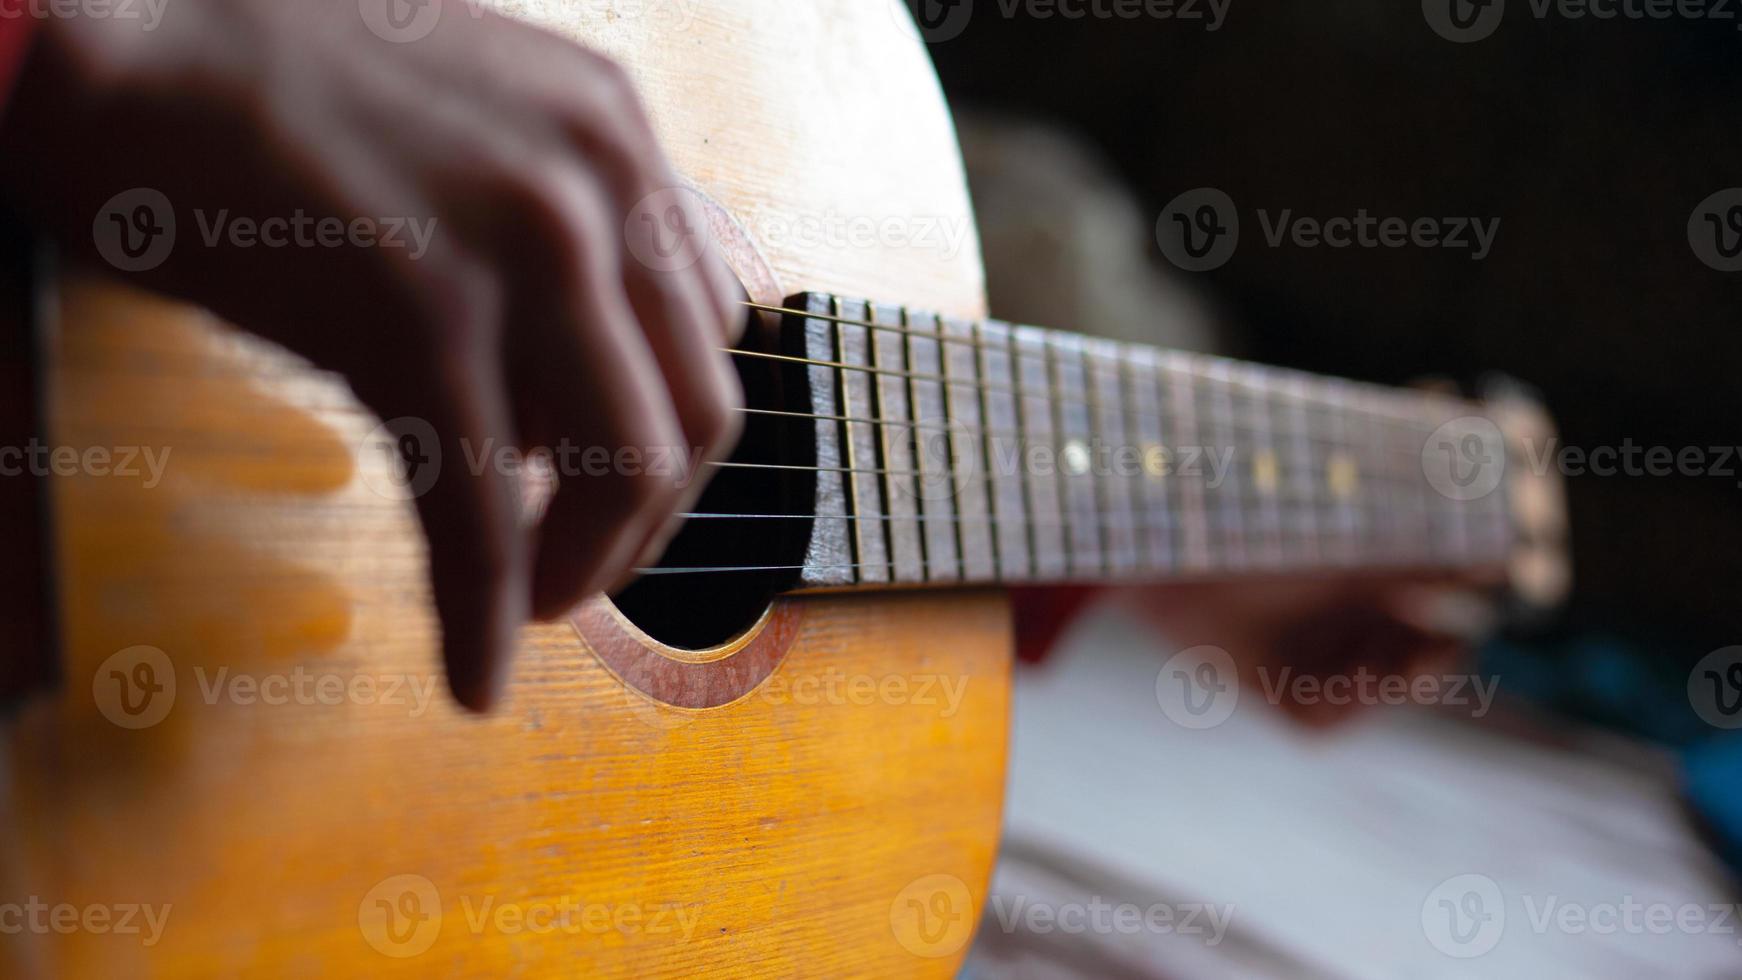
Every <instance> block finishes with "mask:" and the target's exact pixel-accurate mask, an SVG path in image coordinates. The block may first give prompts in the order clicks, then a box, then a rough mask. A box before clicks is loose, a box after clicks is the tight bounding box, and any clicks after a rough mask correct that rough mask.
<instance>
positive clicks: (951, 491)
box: [879, 310, 962, 582]
mask: <svg viewBox="0 0 1742 980" xmlns="http://www.w3.org/2000/svg"><path fill="white" fill-rule="evenodd" d="M879 313H882V310H879ZM901 313H902V317H903V319H902V325H903V326H905V327H907V330H908V332H907V364H908V369H909V370H910V371H911V372H913V375H914V376H913V377H910V378H908V381H907V384H908V395H909V397H910V398H911V399H912V405H913V420H914V422H916V423H921V424H924V426H925V427H924V428H920V427H919V426H917V425H916V426H915V428H914V430H913V444H914V456H915V459H914V462H915V463H916V464H917V466H918V469H919V479H918V487H919V509H920V513H922V514H924V515H925V517H926V520H925V521H924V522H923V524H924V526H923V527H922V528H921V529H920V536H921V538H922V540H924V541H925V575H926V580H927V581H930V582H954V581H958V580H960V579H961V577H962V565H961V558H960V555H959V553H958V551H957V548H956V528H955V516H956V494H957V491H958V487H957V484H956V480H957V473H956V470H955V467H954V458H953V457H954V438H953V433H951V432H950V431H949V426H948V425H945V424H939V423H948V422H949V414H948V411H947V408H946V406H945V404H944V386H943V384H942V382H941V381H935V380H932V379H934V378H942V377H943V358H942V356H941V354H940V352H939V347H940V343H939V341H938V336H937V334H938V324H937V316H936V315H935V314H932V313H923V312H918V311H914V310H903V311H901ZM938 518H941V519H938Z"/></svg>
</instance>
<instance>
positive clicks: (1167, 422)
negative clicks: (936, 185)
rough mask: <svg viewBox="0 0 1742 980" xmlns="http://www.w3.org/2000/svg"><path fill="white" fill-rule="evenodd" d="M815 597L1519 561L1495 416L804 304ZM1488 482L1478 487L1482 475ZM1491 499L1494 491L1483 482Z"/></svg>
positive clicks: (984, 329) (897, 315) (1101, 343)
mask: <svg viewBox="0 0 1742 980" xmlns="http://www.w3.org/2000/svg"><path fill="white" fill-rule="evenodd" d="M787 305H788V307H789V308H791V309H794V310H804V311H807V313H808V315H805V316H797V315H789V316H788V317H787V320H786V323H785V325H784V328H783V329H784V332H785V336H786V341H785V347H786V349H787V351H788V352H789V355H790V357H791V359H792V360H794V361H795V363H799V364H802V365H803V368H802V370H803V371H804V372H805V373H806V378H805V380H806V381H807V383H808V384H807V387H808V390H809V393H810V406H809V408H810V411H809V413H807V414H808V416H809V417H811V418H813V419H814V424H815V429H816V437H817V442H818V449H817V465H816V467H815V469H816V471H817V498H818V504H817V508H816V515H815V524H814V529H813V533H812V540H811V544H810V548H809V552H808V554H807V556H806V563H805V567H804V570H803V572H802V573H801V575H800V579H801V581H802V584H803V585H805V586H809V587H843V586H856V585H916V584H926V583H963V584H977V583H987V584H991V583H1063V582H1085V583H1089V582H1096V583H1100V582H1117V581H1143V580H1163V579H1173V578H1201V577H1218V576H1226V575H1230V574H1240V573H1300V572H1313V571H1318V570H1329V569H1376V570H1377V569H1419V570H1431V569H1441V568H1486V567H1499V566H1502V565H1504V563H1505V561H1506V558H1507V555H1508V552H1509V549H1510V548H1511V546H1512V539H1513V532H1512V527H1511V521H1510V517H1509V514H1508V510H1507V505H1506V494H1505V492H1504V490H1503V488H1484V487H1483V486H1482V485H1480V483H1479V482H1478V481H1479V480H1480V479H1481V478H1482V476H1483V474H1482V473H1481V472H1480V471H1479V469H1471V467H1479V466H1480V464H1481V462H1482V461H1483V460H1490V461H1494V460H1498V459H1500V458H1501V457H1502V456H1503V455H1504V452H1505V447H1504V445H1502V444H1501V440H1500V438H1499V432H1498V430H1497V429H1496V428H1495V427H1494V426H1493V425H1492V424H1491V423H1489V422H1488V421H1487V419H1486V417H1485V416H1484V413H1483V409H1482V406H1481V405H1479V404H1477V403H1474V402H1470V401H1465V400H1462V399H1458V398H1453V397H1448V396H1445V395H1441V394H1434V393H1427V392H1421V391H1415V390H1403V389H1391V388H1385V387H1381V386H1377V385H1371V384H1365V383H1359V382H1354V381H1347V380H1340V379H1334V378H1326V377H1320V376H1316V375H1312V374H1307V373H1303V372H1298V371H1291V370H1283V369H1278V368H1269V367H1261V366H1257V365H1252V364H1246V363H1242V362H1237V361H1233V360H1228V359H1225V358H1219V357H1211V356H1205V355H1200V354H1189V353H1182V352H1178V351H1167V350H1159V349H1156V348H1152V347H1146V346H1142V345H1134V344H1126V343H1118V342H1114V341H1109V340H1100V339H1092V338H1086V337H1082V336H1078V335H1074V334H1070V333H1065V332H1061V331H1055V330H1044V329H1040V328H1037V327H1025V326H1012V325H1010V324H1006V323H1001V322H998V321H995V320H986V321H980V322H967V321H961V320H956V319H952V318H949V317H939V316H936V315H933V314H930V313H924V312H919V311H915V310H909V309H905V308H901V307H893V306H885V305H881V304H870V303H866V302H864V301H860V300H852V299H843V298H840V297H835V296H828V295H823V294H816V293H807V294H803V295H801V296H798V297H796V298H795V299H794V300H792V301H790V302H789V303H788V304H787ZM1472 474H1474V475H1472ZM1472 484H1474V485H1472Z"/></svg>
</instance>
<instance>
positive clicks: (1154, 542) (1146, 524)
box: [1124, 347, 1177, 572]
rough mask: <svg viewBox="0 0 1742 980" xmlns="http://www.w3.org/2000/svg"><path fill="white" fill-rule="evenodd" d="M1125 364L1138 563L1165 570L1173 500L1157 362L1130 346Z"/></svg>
mask: <svg viewBox="0 0 1742 980" xmlns="http://www.w3.org/2000/svg"><path fill="white" fill-rule="evenodd" d="M1129 352H1130V357H1129V359H1128V360H1127V361H1126V363H1125V385H1124V387H1125V395H1126V409H1127V411H1128V412H1129V413H1130V414H1129V416H1128V417H1129V419H1130V424H1129V425H1128V427H1127V429H1126V431H1127V432H1129V433H1130V435H1131V438H1132V441H1133V442H1135V443H1136V449H1137V452H1138V467H1137V475H1136V477H1135V485H1134V488H1133V492H1132V497H1133V501H1134V503H1135V506H1136V509H1137V513H1138V515H1139V519H1140V526H1139V527H1138V530H1137V536H1138V537H1139V538H1140V539H1141V540H1142V542H1143V547H1142V548H1141V549H1140V550H1141V552H1142V554H1143V567H1144V568H1145V569H1146V570H1148V571H1151V572H1167V571H1171V570H1172V569H1173V567H1174V561H1175V557H1174V551H1175V544H1174V535H1175V533H1176V530H1175V525H1176V523H1177V522H1176V521H1175V520H1174V515H1173V509H1172V508H1173V501H1172V500H1171V499H1170V498H1171V496H1172V495H1171V494H1169V493H1168V456H1167V440H1166V438H1165V437H1164V436H1163V435H1162V424H1161V377H1160V373H1161V365H1160V362H1159V360H1158V358H1157V355H1156V352H1155V351H1154V350H1153V349H1151V348H1148V347H1133V348H1129Z"/></svg>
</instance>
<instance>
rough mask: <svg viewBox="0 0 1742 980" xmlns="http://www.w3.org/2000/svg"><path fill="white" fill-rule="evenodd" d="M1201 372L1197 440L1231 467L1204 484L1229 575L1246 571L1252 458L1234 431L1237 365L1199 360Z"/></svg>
mask: <svg viewBox="0 0 1742 980" xmlns="http://www.w3.org/2000/svg"><path fill="white" fill-rule="evenodd" d="M1196 365H1197V367H1198V378H1197V381H1198V398H1197V403H1198V412H1199V415H1198V418H1199V422H1198V435H1199V442H1201V443H1202V444H1203V445H1204V448H1205V452H1207V453H1214V454H1215V456H1216V458H1222V459H1226V460H1227V461H1228V466H1227V470H1226V472H1225V473H1223V474H1222V475H1221V478H1220V479H1215V478H1211V479H1210V480H1209V481H1208V482H1206V483H1205V484H1204V499H1205V503H1206V506H1207V509H1208V511H1209V515H1210V533H1211V538H1210V540H1211V548H1212V549H1213V551H1214V552H1215V554H1216V557H1217V564H1218V565H1220V566H1221V567H1222V568H1227V569H1234V570H1239V569H1244V568H1246V567H1247V564H1248V561H1247V554H1246V511H1245V506H1244V501H1243V499H1242V497H1243V495H1244V494H1245V492H1246V491H1245V487H1246V483H1247V480H1246V476H1245V470H1246V469H1247V468H1248V467H1250V466H1251V459H1250V458H1248V457H1249V453H1246V452H1242V450H1246V449H1249V447H1246V446H1242V445H1241V442H1240V440H1239V439H1238V438H1237V437H1236V432H1235V430H1234V417H1233V416H1234V406H1233V396H1232V391H1231V389H1232V387H1233V377H1232V372H1231V368H1232V364H1231V362H1229V361H1226V360H1224V359H1222V358H1219V357H1204V358H1199V359H1198V360H1197V362H1196Z"/></svg>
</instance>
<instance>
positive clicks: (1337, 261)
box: [931, 0, 1742, 662]
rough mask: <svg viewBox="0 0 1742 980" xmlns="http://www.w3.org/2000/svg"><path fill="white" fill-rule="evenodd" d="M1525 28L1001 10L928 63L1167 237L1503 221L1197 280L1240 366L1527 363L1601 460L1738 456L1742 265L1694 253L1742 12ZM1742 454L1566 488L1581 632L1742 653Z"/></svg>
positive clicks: (1716, 174) (1249, 2) (1352, 6)
mask: <svg viewBox="0 0 1742 980" xmlns="http://www.w3.org/2000/svg"><path fill="white" fill-rule="evenodd" d="M1510 8H1511V9H1508V10H1507V11H1506V14H1505V17H1504V20H1503V21H1502V22H1501V25H1500V27H1499V28H1498V30H1497V31H1496V32H1495V33H1494V34H1493V35H1492V36H1490V37H1488V38H1486V39H1485V40H1482V41H1479V42H1476V43H1472V44H1455V43H1452V42H1450V41H1447V40H1445V39H1443V38H1442V37H1440V36H1439V35H1437V34H1435V33H1434V32H1433V31H1432V30H1431V29H1430V28H1429V26H1428V24H1427V22H1426V20H1425V18H1424V16H1423V11H1422V7H1421V4H1419V3H1417V2H1414V0H1393V2H1388V3H1378V2H1371V0H1345V2H1330V3H1327V2H1323V0H1232V5H1231V7H1230V9H1229V11H1228V15H1227V18H1226V21H1225V22H1224V23H1223V24H1222V26H1221V28H1220V29H1219V30H1218V31H1214V32H1209V31H1206V30H1205V29H1204V22H1203V21H1195V22H1194V21H1181V20H1157V19H1151V18H1146V17H1140V18H1136V19H1109V18H1095V17H1092V16H1091V17H1085V18H1082V19H1078V20H1068V19H1064V18H1061V17H1058V16H1054V17H1052V18H1050V19H1038V18H1036V17H1034V16H1031V14H1030V13H1028V12H1024V11H1023V10H1020V9H1019V10H1018V11H1017V12H1016V13H1015V14H1014V16H1009V17H1007V16H1005V12H1004V8H1003V7H1002V6H1001V5H1000V4H999V3H998V2H997V0H977V3H976V7H975V10H974V14H973V17H972V19H971V20H970V21H969V22H968V25H967V27H966V28H965V29H964V30H963V31H962V33H960V34H959V35H958V36H956V37H954V38H952V39H950V40H947V41H938V42H935V43H933V44H932V45H931V51H932V56H933V57H934V59H935V60H936V63H937V66H938V71H939V73H940V76H941V78H942V80H943V85H944V89H945V92H946V94H947V95H948V96H949V98H950V100H951V101H952V103H953V104H955V105H956V106H957V107H958V108H968V109H973V110H984V111H991V112H996V113H1001V114H1020V115H1023V116H1027V117H1031V118H1036V119H1040V120H1044V121H1048V122H1051V123H1054V124H1057V125H1059V126H1061V127H1064V128H1066V129H1068V130H1070V131H1072V132H1074V133H1075V134H1076V135H1077V136H1079V137H1080V138H1082V139H1084V140H1085V141H1087V142H1088V143H1090V144H1091V145H1093V146H1094V147H1096V148H1097V149H1098V150H1099V152H1101V153H1102V154H1104V155H1105V157H1106V159H1107V161H1108V162H1109V163H1110V164H1111V165H1112V166H1113V167H1114V168H1115V169H1116V170H1117V171H1118V172H1119V173H1120V174H1121V175H1122V176H1123V177H1124V178H1125V179H1126V180H1128V181H1129V182H1130V184H1131V185H1132V186H1133V187H1134V188H1135V189H1136V191H1137V193H1138V195H1139V197H1140V198H1141V200H1142V202H1143V205H1144V207H1145V208H1146V209H1148V212H1149V220H1150V221H1153V220H1154V215H1156V214H1159V212H1160V210H1161V208H1162V207H1163V206H1164V205H1165V204H1166V202H1167V201H1169V200H1170V199H1171V198H1172V197H1173V196H1174V195H1176V194H1178V193H1180V192H1182V191H1185V190H1189V189H1191V188H1195V187H1199V186H1205V185H1208V186H1214V187H1218V188H1220V189H1222V190H1224V191H1226V192H1227V193H1228V194H1230V195H1231V196H1232V197H1233V199H1234V200H1235V202H1236V203H1237V205H1238V206H1239V208H1240V210H1241V213H1242V215H1243V216H1244V217H1243V220H1247V221H1250V222H1251V226H1248V227H1247V228H1245V229H1243V235H1252V236H1254V237H1257V236H1258V235H1260V234H1261V231H1260V229H1258V228H1257V227H1253V226H1255V225H1256V221H1252V220H1251V218H1250V216H1251V215H1252V214H1253V213H1254V212H1255V211H1256V209H1259V208H1265V209H1269V210H1270V211H1271V212H1272V213H1275V212H1277V211H1280V210H1281V209H1283V208H1293V209H1294V210H1295V212H1296V213H1297V214H1301V215H1311V216H1316V217H1320V218H1327V217H1332V216H1336V215H1353V214H1354V213H1355V211H1356V209H1357V208H1362V207H1365V208H1367V209H1368V211H1369V212H1370V213H1373V214H1375V215H1382V216H1383V215H1397V216H1402V217H1405V218H1414V217H1423V216H1434V217H1446V216H1482V217H1485V218H1493V217H1499V218H1500V219H1501V225H1500V229H1499V233H1498V235H1497V237H1496V239H1495V243H1494V248H1493V251H1492V253H1491V254H1490V255H1489V256H1488V257H1487V258H1486V259H1485V260H1484V261H1480V262H1477V261H1472V260H1471V258H1470V256H1469V254H1468V252H1458V251H1453V250H1449V249H1421V248H1401V249H1344V250H1334V249H1329V248H1317V249H1302V248H1291V247H1283V248H1241V249H1240V250H1239V251H1238V252H1237V254H1236V255H1235V256H1234V258H1233V259H1232V260H1231V261H1230V262H1229V263H1228V264H1227V265H1225V266H1223V267H1222V268H1220V269H1217V270H1215V271H1214V272H1210V273H1204V274H1192V273H1185V272H1175V273H1174V274H1177V275H1179V276H1181V277H1186V278H1189V279H1190V280H1191V281H1192V282H1193V283H1194V284H1195V285H1196V286H1197V287H1199V288H1201V289H1203V290H1205V291H1207V292H1208V293H1209V294H1210V295H1211V296H1212V298H1213V300H1214V302H1215V303H1216V304H1217V306H1218V307H1219V308H1220V309H1221V310H1222V312H1223V314H1224V315H1225V316H1226V317H1227V318H1228V319H1229V320H1230V321H1232V322H1234V323H1236V324H1238V325H1239V327H1240V330H1239V336H1240V337H1241V338H1242V345H1241V348H1240V349H1238V350H1237V351H1236V353H1238V354H1240V355H1241V356H1246V357H1250V358H1252V359H1256V360H1262V361H1266V362H1271V363H1277V364H1287V365H1293V366H1299V367H1304V368H1308V369H1312V370H1317V371H1322V372H1327V373H1335V374H1341V375H1347V376H1351V377H1358V378H1365V379H1370V380H1375V381H1381V382H1388V383H1405V382H1408V381H1409V380H1411V379H1415V378H1418V377H1420V376H1423V375H1431V374H1442V375H1450V376H1452V377H1454V378H1458V379H1460V380H1465V381H1470V380H1474V379H1475V378H1477V377H1478V376H1479V375H1480V374H1481V373H1482V372H1484V371H1488V370H1500V371H1504V372H1506V373H1509V374H1512V375H1515V376H1517V377H1519V378H1522V379H1524V380H1526V381H1528V382H1530V383H1532V384H1533V385H1535V386H1536V387H1537V388H1538V389H1540V390H1541V392H1542V393H1543V395H1544V396H1545V398H1546V400H1547V402H1548V404H1549V407H1550V409H1551V410H1552V412H1553V413H1554V414H1555V416H1556V418H1557V420H1558V422H1559V425H1560V427H1561V433H1562V437H1563V441H1564V442H1565V443H1566V444H1567V445H1572V446H1581V447H1585V448H1587V449H1589V448H1594V447H1597V446H1602V445H1619V444H1620V443H1621V440H1622V439H1623V438H1627V437H1631V438H1632V439H1633V440H1634V441H1635V442H1636V443H1640V444H1642V445H1647V446H1657V445H1662V446H1667V447H1670V448H1671V449H1672V450H1673V449H1679V448H1681V447H1684V446H1700V447H1714V446H1727V445H1731V446H1733V445H1736V444H1738V443H1742V397H1739V395H1742V383H1739V381H1742V379H1739V375H1738V368H1739V367H1742V341H1739V340H1738V336H1737V334H1738V330H1739V328H1742V322H1739V318H1738V310H1739V306H1738V302H1737V300H1738V299H1739V298H1742V273H1735V274H1725V273H1720V272H1717V271H1714V270H1712V269H1710V268H1708V267H1707V266H1706V265H1704V264H1703V263H1701V262H1700V261H1699V260H1698V259H1697V258H1696V256H1695V255H1694V254H1693V252H1692V250H1691V249H1690V247H1689V244H1688V238H1687V223H1688V219H1689V216H1690V214H1691V212H1692V211H1693V209H1694V207H1695V206H1696V205H1697V204H1699V203H1700V202H1701V201H1702V200H1704V199H1705V198H1706V197H1707V196H1708V195H1710V194H1712V193H1713V192H1715V191H1718V190H1721V189H1724V188H1728V187H1734V186H1738V185H1742V156H1739V154H1738V150H1739V148H1742V127H1739V126H1738V121H1739V120H1738V112H1737V109H1738V106H1742V102H1739V100H1738V96H1739V95H1742V91H1739V89H1742V73H1739V72H1738V71H1737V67H1738V65H1742V32H1738V31H1737V26H1738V24H1739V23H1742V21H1739V20H1738V19H1729V20H1698V21H1686V20H1669V21H1662V22H1659V21H1642V20H1626V19H1615V20H1594V19H1586V20H1582V21H1573V20H1567V19H1564V18H1561V17H1558V16H1554V15H1551V16H1550V17H1549V18H1548V19H1546V20H1538V19H1537V18H1535V17H1534V16H1532V9H1531V6H1530V5H1529V3H1527V2H1525V0H1513V2H1512V3H1511V5H1510ZM1738 13H1742V11H1739V12H1738ZM1151 252H1152V254H1151V258H1152V260H1153V261H1154V262H1155V263H1156V264H1157V265H1158V266H1163V267H1166V268H1167V269H1168V270H1170V271H1174V270H1172V266H1170V265H1167V263H1166V261H1165V259H1163V258H1162V257H1161V254H1160V250H1159V248H1156V247H1154V246H1153V244H1152V247H1151ZM994 312H995V313H997V314H999V315H1000V316H1003V317H1007V318H1013V319H1023V318H1024V314H1023V311H1021V310H1010V309H996V310H995V311H994ZM1054 325H1055V326H1061V327H1068V326H1070V325H1069V324H1054ZM1731 462H1732V467H1733V470H1734V472H1733V473H1732V475H1730V476H1727V477H1719V476H1671V477H1651V476H1632V477H1629V476H1619V475H1618V476H1612V477H1607V478H1599V477H1593V476H1585V477H1580V478H1575V479H1572V480H1570V481H1569V486H1568V490H1569V495H1570V509H1571V514H1572V520H1573V535H1574V549H1575V556H1574V557H1575V566H1576V571H1575V575H1576V579H1575V598H1574V600H1573V602H1572V603H1571V605H1570V606H1569V608H1568V609H1567V610H1566V612H1565V614H1564V616H1563V617H1562V618H1561V620H1560V621H1559V622H1560V625H1561V626H1562V627H1563V628H1578V629H1589V628H1595V629H1601V630H1608V631H1614V632H1616V633H1618V634H1621V635H1625V636H1628V637H1631V638H1633V639H1635V640H1637V641H1638V642H1640V643H1641V644H1644V645H1647V646H1648V647H1650V648H1651V649H1653V650H1655V651H1658V652H1659V655H1660V656H1662V657H1663V658H1665V659H1666V660H1674V661H1677V662H1680V661H1683V660H1686V661H1692V660H1695V659H1698V658H1699V657H1700V656H1701V655H1703V654H1704V653H1705V652H1707V651H1709V650H1711V649H1713V648H1714V647H1718V646H1723V645H1727V644H1732V643H1736V642H1742V629H1739V628H1738V627H1739V625H1742V624H1739V623H1738V619H1739V617H1738V615H1737V613H1736V603H1735V601H1734V598H1733V597H1734V595H1735V588H1736V585H1737V583H1738V582H1742V574H1739V573H1742V507H1739V506H1738V505H1739V504H1742V487H1739V486H1738V483H1739V482H1742V461H1736V460H1732V461H1731Z"/></svg>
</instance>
